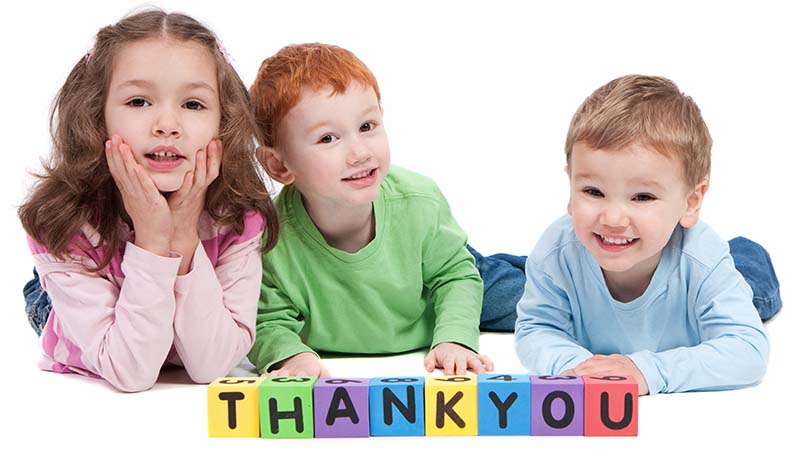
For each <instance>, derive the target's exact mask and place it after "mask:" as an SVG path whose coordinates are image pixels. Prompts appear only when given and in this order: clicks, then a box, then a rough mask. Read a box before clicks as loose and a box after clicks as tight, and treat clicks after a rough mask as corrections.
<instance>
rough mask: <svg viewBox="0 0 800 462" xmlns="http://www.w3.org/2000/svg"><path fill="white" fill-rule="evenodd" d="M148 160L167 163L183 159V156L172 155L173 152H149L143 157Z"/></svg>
mask: <svg viewBox="0 0 800 462" xmlns="http://www.w3.org/2000/svg"><path fill="white" fill-rule="evenodd" d="M144 156H145V157H147V158H148V159H151V160H154V161H156V162H167V161H174V160H178V159H185V157H184V156H182V155H180V154H177V153H174V152H165V151H161V152H151V153H148V154H145V155H144Z"/></svg>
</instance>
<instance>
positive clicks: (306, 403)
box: [258, 377, 317, 438]
mask: <svg viewBox="0 0 800 462" xmlns="http://www.w3.org/2000/svg"><path fill="white" fill-rule="evenodd" d="M316 381H317V378H316V377H266V378H265V379H264V381H263V382H261V386H260V387H258V400H259V408H260V410H261V437H262V438H313V437H314V397H313V391H314V383H315V382H316Z"/></svg>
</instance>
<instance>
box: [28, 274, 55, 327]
mask: <svg viewBox="0 0 800 462" xmlns="http://www.w3.org/2000/svg"><path fill="white" fill-rule="evenodd" d="M22 293H23V295H25V312H26V313H27V314H28V322H29V323H31V327H33V330H35V331H36V335H42V329H44V325H45V323H47V317H48V316H50V310H51V309H52V308H53V305H52V303H50V296H49V295H47V292H45V291H44V289H43V288H42V285H41V284H39V273H37V272H36V269H34V270H33V279H31V280H30V281H28V282H27V283H26V284H25V287H23V288H22Z"/></svg>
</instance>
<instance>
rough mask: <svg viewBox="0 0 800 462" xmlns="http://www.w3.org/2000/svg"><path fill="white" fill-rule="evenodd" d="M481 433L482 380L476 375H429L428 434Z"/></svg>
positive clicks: (427, 390) (426, 386)
mask: <svg viewBox="0 0 800 462" xmlns="http://www.w3.org/2000/svg"><path fill="white" fill-rule="evenodd" d="M477 434H478V379H477V378H476V377H474V376H466V375H453V376H428V377H426V378H425V435H427V436H459V435H466V436H475V435H477Z"/></svg>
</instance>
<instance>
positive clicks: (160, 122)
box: [153, 108, 181, 136]
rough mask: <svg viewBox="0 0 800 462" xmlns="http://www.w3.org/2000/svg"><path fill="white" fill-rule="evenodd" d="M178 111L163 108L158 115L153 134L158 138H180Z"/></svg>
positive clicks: (154, 122)
mask: <svg viewBox="0 0 800 462" xmlns="http://www.w3.org/2000/svg"><path fill="white" fill-rule="evenodd" d="M179 119H180V118H179V116H178V114H177V113H176V111H174V110H171V109H168V108H163V109H161V110H159V111H158V112H157V113H156V118H155V120H154V121H153V134H154V135H156V136H180V134H181V129H180V120H179Z"/></svg>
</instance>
